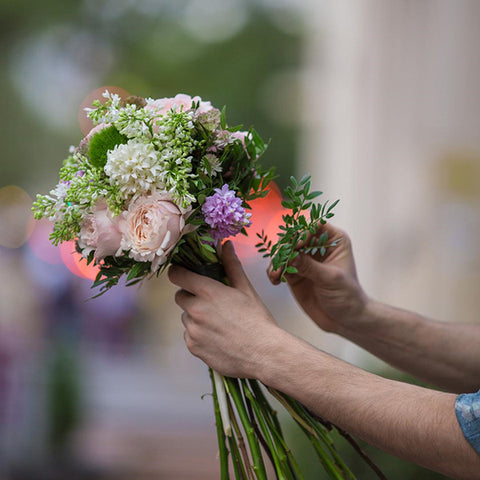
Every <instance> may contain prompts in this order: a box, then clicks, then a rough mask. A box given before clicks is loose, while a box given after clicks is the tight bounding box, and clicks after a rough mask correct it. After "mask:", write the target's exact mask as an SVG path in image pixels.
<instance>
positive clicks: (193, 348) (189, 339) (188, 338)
mask: <svg viewBox="0 0 480 480" xmlns="http://www.w3.org/2000/svg"><path fill="white" fill-rule="evenodd" d="M183 338H184V340H185V345H186V346H187V348H188V350H189V352H190V353H191V354H192V355H195V356H198V354H199V345H198V342H197V341H196V340H195V339H194V338H193V336H192V334H191V331H190V330H185V334H184V336H183Z"/></svg>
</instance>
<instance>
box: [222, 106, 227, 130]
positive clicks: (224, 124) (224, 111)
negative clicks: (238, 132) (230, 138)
mask: <svg viewBox="0 0 480 480" xmlns="http://www.w3.org/2000/svg"><path fill="white" fill-rule="evenodd" d="M220 126H221V127H222V130H225V129H226V128H227V106H226V105H224V107H223V108H222V111H221V113H220Z"/></svg>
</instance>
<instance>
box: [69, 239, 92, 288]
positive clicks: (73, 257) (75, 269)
mask: <svg viewBox="0 0 480 480" xmlns="http://www.w3.org/2000/svg"><path fill="white" fill-rule="evenodd" d="M60 255H61V257H62V260H63V263H64V264H65V266H66V267H67V268H68V269H69V270H70V271H71V272H72V273H73V274H75V275H76V276H77V277H81V278H87V279H89V280H95V277H96V276H97V274H98V271H99V267H98V266H95V265H92V264H90V265H87V262H86V260H85V259H84V258H83V257H82V256H81V255H80V254H79V253H78V252H77V251H76V250H75V242H74V241H73V240H71V241H70V242H63V243H62V244H60Z"/></svg>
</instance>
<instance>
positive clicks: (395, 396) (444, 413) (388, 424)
mask: <svg viewBox="0 0 480 480" xmlns="http://www.w3.org/2000/svg"><path fill="white" fill-rule="evenodd" d="M280 336H281V337H283V338H282V340H281V341H280V342H281V345H282V348H278V349H276V350H275V351H272V352H271V353H270V356H269V358H268V361H266V362H265V363H264V368H263V369H262V370H261V372H262V373H261V380H262V381H263V382H264V383H265V384H267V385H270V386H272V387H273V388H276V389H278V390H280V391H283V392H285V393H287V394H289V395H291V396H293V397H295V398H296V399H297V400H299V401H300V402H302V403H303V404H304V405H306V406H307V407H309V408H310V409H311V410H313V411H314V412H316V413H317V414H318V415H320V416H322V417H323V418H326V419H328V420H329V421H331V422H332V423H334V424H336V425H338V426H339V427H341V428H343V429H344V430H346V431H348V432H350V433H352V434H354V435H355V436H357V437H359V438H361V439H363V440H365V441H366V442H368V443H370V444H372V445H375V446H377V447H379V448H381V449H382V450H385V451H387V452H389V453H391V454H393V455H395V456H398V457H400V458H403V459H405V460H408V461H411V462H414V463H417V464H419V465H422V466H423V467H426V468H429V469H431V470H435V471H437V472H440V473H442V474H444V475H448V476H450V477H454V478H459V479H465V480H466V479H469V480H474V479H479V478H480V456H479V455H478V454H477V453H476V452H475V451H474V450H473V448H472V447H471V446H470V445H469V444H468V442H467V441H466V440H465V438H464V436H463V433H462V431H461V429H460V427H459V425H458V422H457V420H456V417H455V408H454V405H455V398H456V395H454V394H450V393H443V392H438V391H433V390H428V389H425V388H421V387H417V386H413V385H409V384H405V383H401V382H396V381H391V380H387V379H385V378H381V377H378V376H376V375H373V374H370V373H368V372H365V371H363V370H360V369H358V368H356V367H353V366H352V365H349V364H347V363H344V362H342V361H341V360H338V359H336V358H334V357H332V356H329V355H328V354H326V353H324V352H321V351H318V350H316V349H314V348H313V347H311V346H310V345H307V344H305V343H303V342H302V341H300V340H298V339H296V338H288V334H285V333H284V332H283V333H282V334H280ZM299 371H301V372H302V375H299V374H298V372H299Z"/></svg>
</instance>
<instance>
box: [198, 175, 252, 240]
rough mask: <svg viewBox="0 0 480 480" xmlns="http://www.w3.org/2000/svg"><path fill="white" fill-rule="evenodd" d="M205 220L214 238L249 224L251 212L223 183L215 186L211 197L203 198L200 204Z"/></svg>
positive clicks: (238, 231) (233, 232)
mask: <svg viewBox="0 0 480 480" xmlns="http://www.w3.org/2000/svg"><path fill="white" fill-rule="evenodd" d="M202 213H203V215H204V217H205V221H206V222H207V224H208V225H210V227H212V231H211V235H212V237H213V238H214V239H215V240H221V239H222V238H226V237H230V236H231V235H236V234H237V233H240V231H241V230H242V228H243V227H248V226H250V225H251V223H252V222H251V221H250V220H249V218H250V216H251V213H246V212H245V209H244V208H243V207H242V200H241V199H240V198H238V197H237V196H236V195H235V192H234V191H233V190H229V189H228V185H227V184H225V185H224V186H223V187H222V188H216V189H215V193H214V194H213V195H212V196H211V197H207V198H206V199H205V203H204V204H203V205H202Z"/></svg>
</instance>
